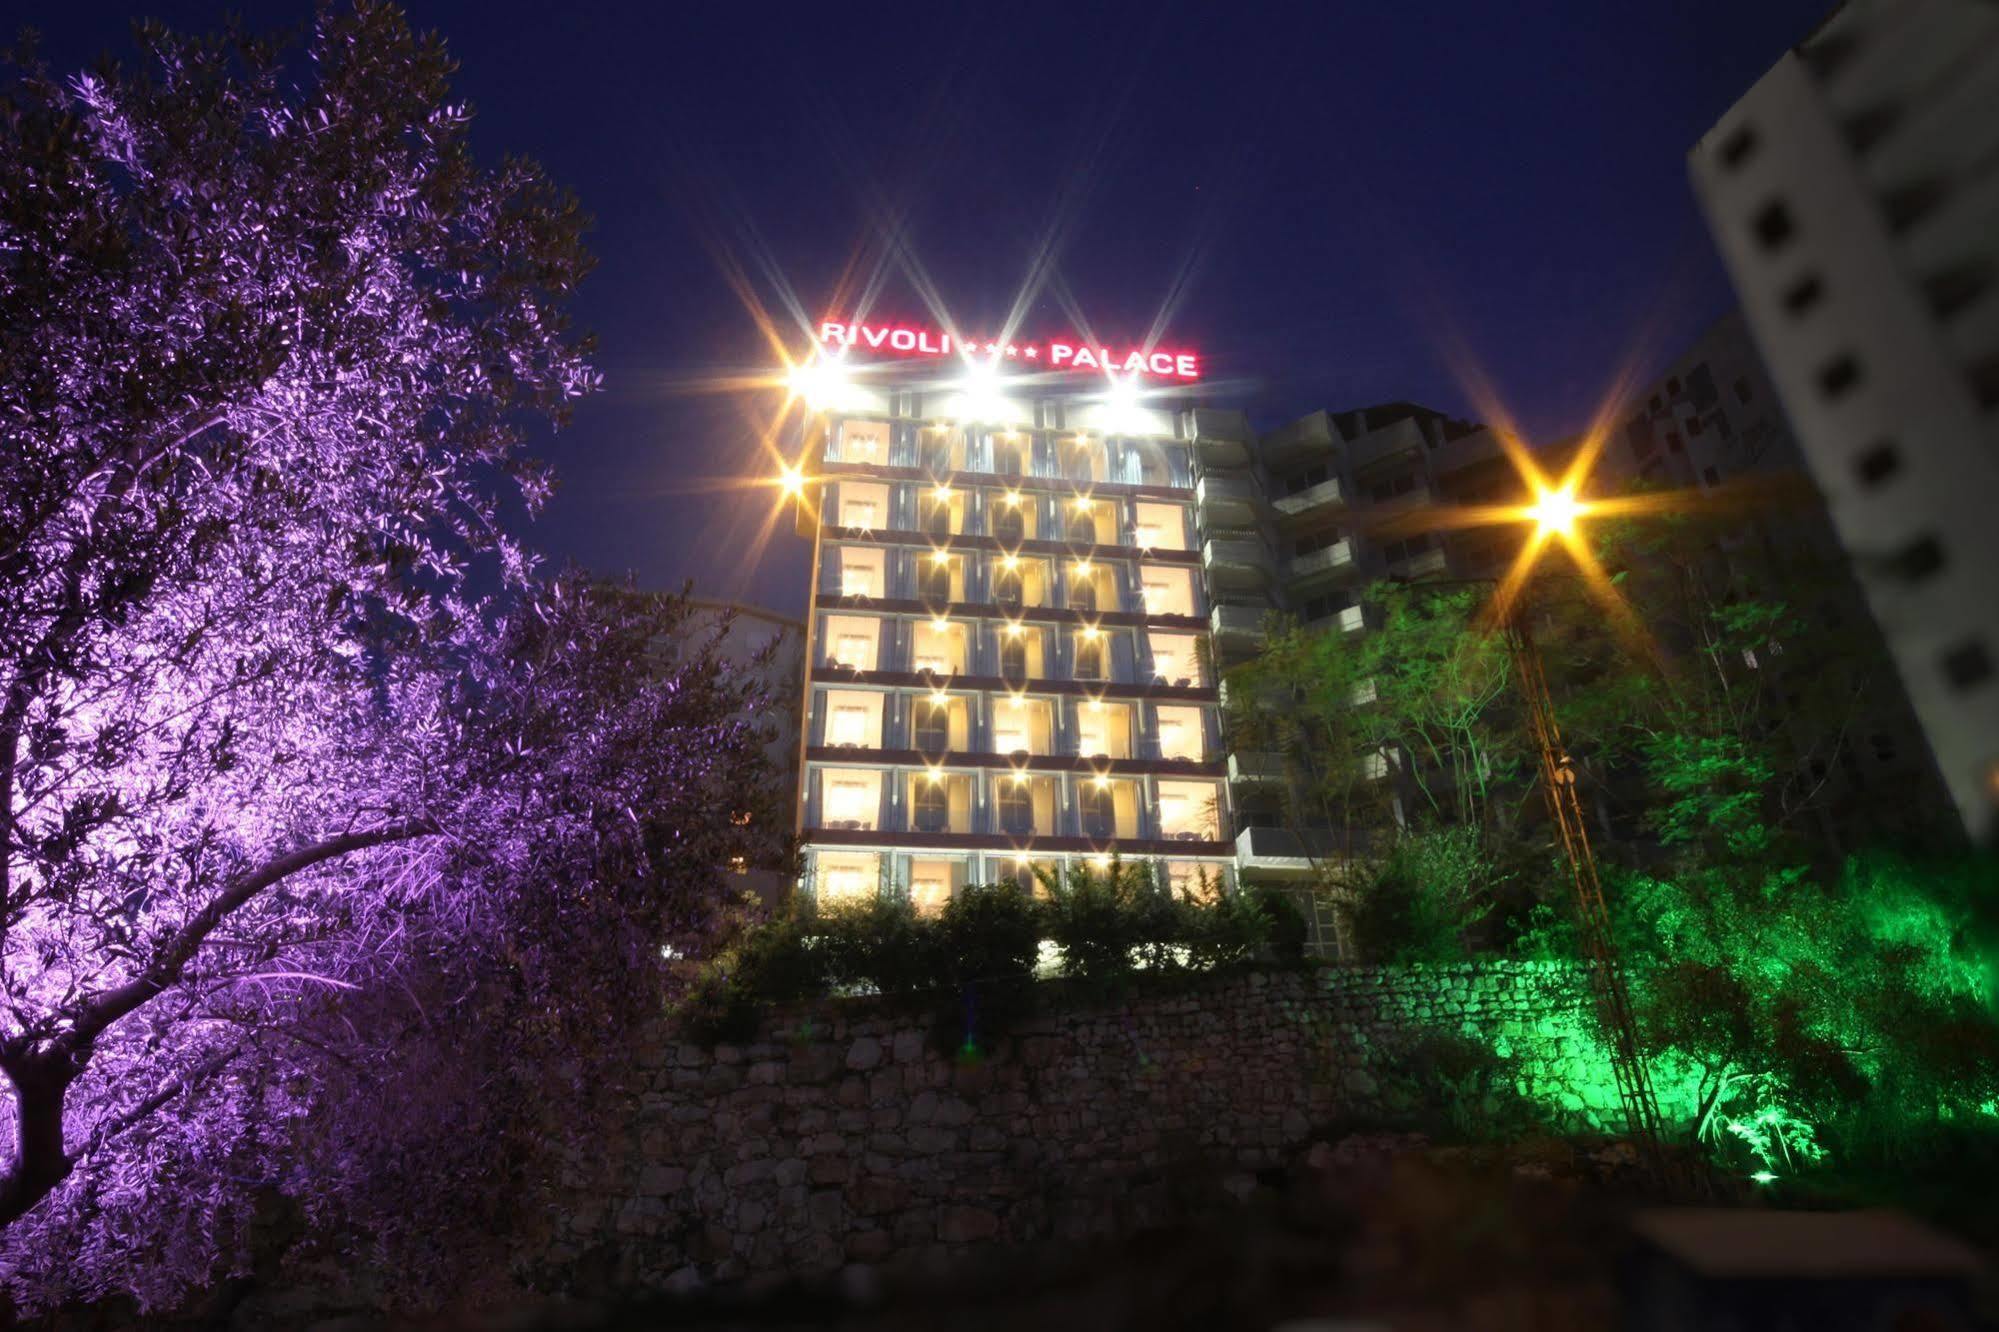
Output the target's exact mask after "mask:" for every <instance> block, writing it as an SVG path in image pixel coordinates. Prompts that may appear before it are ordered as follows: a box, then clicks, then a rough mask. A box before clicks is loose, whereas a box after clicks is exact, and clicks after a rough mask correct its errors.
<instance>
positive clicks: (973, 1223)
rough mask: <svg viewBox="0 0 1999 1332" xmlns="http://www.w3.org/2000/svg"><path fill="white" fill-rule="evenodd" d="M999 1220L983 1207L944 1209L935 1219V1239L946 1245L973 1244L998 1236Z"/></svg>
mask: <svg viewBox="0 0 1999 1332" xmlns="http://www.w3.org/2000/svg"><path fill="white" fill-rule="evenodd" d="M999 1230H1000V1219H999V1217H997V1216H995V1215H994V1214H993V1213H991V1212H989V1211H987V1210H986V1209H985V1208H983V1207H965V1206H953V1207H946V1208H945V1209H944V1212H943V1215H941V1216H940V1217H938V1218H937V1238H938V1239H940V1240H943V1241H944V1242H945V1243H946V1244H973V1243H977V1242H978V1241H980V1240H988V1239H991V1238H993V1237H994V1236H995V1235H997V1234H999Z"/></svg>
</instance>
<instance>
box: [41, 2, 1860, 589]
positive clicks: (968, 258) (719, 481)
mask: <svg viewBox="0 0 1999 1332" xmlns="http://www.w3.org/2000/svg"><path fill="white" fill-rule="evenodd" d="M1830 3H1831V0H1754V3H1748V4H1745V3H1742V0H1670V2H1667V0H1653V2H1651V3H1647V2H1646V0H1615V2H1614V3H1606V2H1605V0H1570V2H1569V3H1532V2H1531V0H1516V2H1513V3H1504V4H1493V3H1489V2H1488V0H1479V2H1477V3H1469V2H1468V3H1458V4H1447V3H1441V2H1439V0H1430V3H1423V2H1422V0H1415V2H1413V3H1412V2H1408V0H1405V2H1404V3H1379V2H1378V0H1327V2H1322V3H1317V4H1303V3H1288V4H1272V5H1268V6H1260V5H1258V4H1256V3H1253V0H1251V2H1243V3H1230V4H1203V5H1173V4H1164V3H1155V4H1150V5H1136V4H1104V5H1097V6H1086V5H1078V4H1063V5H1053V6H1047V7H1041V6H1036V5H1031V4H1008V5H976V6H974V5H957V4H948V3H930V4H924V5H915V6H906V5H880V6H877V5H867V4H853V3H849V4H826V3H819V4H812V5H805V6H798V7H796V8H793V7H790V6H786V5H782V4H776V5H774V4H769V3H763V4H705V5H692V4H678V3H671V2H670V0H668V2H661V3H647V2H643V0H625V2H623V3H575V4H551V3H546V2H545V0H541V2H537V3H518V4H509V3H503V2H502V0H488V2H484V3H480V2H476V0H451V2H450V3H443V2H437V0H412V3H411V4H410V5H409V8H410V12H411V16H412V18H413V20H414V21H415V22H416V23H417V24H418V25H419V26H425V27H436V28H439V29H441V30H442V31H443V32H444V34H445V36H446V37H447V38H448V40H449V42H450V44H451V47H452V49H453V50H454V52H455V53H456V54H457V56H458V58H459V59H460V61H461V62H462V64H463V69H462V71H461V74H460V78H459V86H460V89H461V91H462V93H463V95H464V96H466V97H467V98H469V99H470V100H471V101H472V103H473V104H474V106H475V108H476V109H477V111H478V113H479V119H478V121H477V124H476V128H475V141H476V142H477V143H478V144H479V145H480V146H481V148H482V149H483V150H484V151H486V152H488V153H491V154H494V155H497V154H499V153H500V152H503V151H513V152H519V153H525V154H527V155H530V156H534V157H537V158H539V159H541V160H542V162H543V163H545V164H546V165H547V167H548V168H549V170H550V172H551V174H552V175H554V176H555V177H556V178H557V179H558V180H560V181H562V182H564V183H566V184H568V185H570V186H571V187H573V188H574V189H575V190H576V191H577V192H578V193H579V194H580V195H581V196H582V199H583V202H584V204H585V205H586V207H587V208H588V209H589V210H590V211H591V212H592V213H593V214H594V215H595V217H596V219H597V229H596V233H595V235H594V237H593V248H594V249H595V250H596V252H597V254H598V256H599V258H600V260H601V263H600V266H599V268H598V270H597V272H596V274H595V275H594V276H593V277H592V279H591V280H590V282H589V283H588V284H587V286H586V288H585V290H584V292H583V294H582V296H581V298H580V300H579V310H578V314H579V319H580V322H581V323H582V324H583V325H584V326H586V327H588V328H591V329H594V330H595V331H596V332H597V333H598V334H599V336H600V338H601V341H602V351H601V357H600V362H601V364H602V366H603V368H604V370H605V372H606V382H607V388H606V391H605V393H604V394H602V395H601V396H600V397H599V398H597V399H595V400H593V401H591V402H589V403H587V404H586V405H585V406H584V407H583V408H582V409H581V410H580V411H579V413H578V415H577V419H576V422H575V424H574V426H573V427H572V428H571V429H570V430H569V431H567V432H565V433H564V434H563V435H561V436H559V437H556V438H554V439H551V440H546V441H544V442H543V446H542V452H543V453H544V454H545V455H546V456H548V457H550V458H551V459H552V460H553V461H554V462H555V463H556V465H557V468H558V470H559V473H560V475H561V477H562V481H563V489H562V492H561V494H560V495H559V496H558V498H557V500H556V501H555V503H554V505H553V506H552V508H551V510H550V512H549V513H548V515H547V516H546V517H545V518H544V520H543V521H542V523H541V525H540V532H539V539H540V544H541V545H542V547H543V548H544V549H545V550H547V551H549V552H550V553H551V554H552V555H553V556H555V557H557V558H559V559H564V560H573V561H576V562H580V563H583V564H587V565H589V566H591V567H593V568H597V569H601V570H604V571H607V572H609V571H622V570H627V569H629V570H633V571H635V572H636V573H637V575H638V576H639V578H640V579H641V580H642V581H643V582H645V583H647V584H651V585H657V586H673V585H677V584H678V583H679V582H680V581H681V580H683V579H687V578H692V579H693V580H694V581H695V584H696V588H697V590H698V591H700V592H702V593H704V594H707V595H713V596H737V597H743V598H747V599H751V600H757V601H762V602H765V603H767V604H770V605H772V606H776V607H779V608H781V609H787V610H793V611H796V610H799V609H802V607H803V604H804V594H805V588H804V583H805V564H806V552H805V550H804V543H803V542H802V541H799V540H798V539H796V538H795V537H793V536H791V535H790V533H789V531H788V529H782V528H781V529H780V530H779V532H778V533H777V535H776V536H775V538H774V539H773V540H772V541H771V542H770V544H769V546H768V548H767V549H766V550H765V551H764V552H763V553H762V555H761V557H759V556H758V554H757V552H756V550H755V548H754V543H753V542H752V540H751V538H752V537H753V536H754V534H755V533H756V532H757V530H758V528H759V526H760V525H761V524H762V523H763V521H764V519H765V517H766V515H767V514H768V512H769V510H770V508H771V499H770V492H768V491H747V492H746V491H742V490H737V489H731V488H729V484H728V483H731V482H736V481H740V480H742V479H744V478H746V477H748V476H752V475H757V474H762V473H764V472H766V471H767V470H768V468H767V464H766V463H765V462H764V461H763V457H762V454H761V452H760V450H759V447H758V445H757V442H756V436H755V431H754V429H753V428H752V427H751V425H750V424H749V422H750V416H749V414H748V413H749V412H750V410H752V409H754V410H756V411H764V410H767V408H768V405H769V404H768V403H747V402H743V401H740V400H735V399H731V398H727V397H717V396H714V395H710V394H703V393H699V392H694V391H691V390H690V386H694V385H699V384H701V383H703V382H704V381H710V380H712V379H714V378H715V377H717V376H718V375H722V374H726V373H729V372H731V371H739V370H741V369H744V368H746V367H754V366H759V365H762V364H766V363H767V357H766V356H765V355H764V353H763V352H762V350H761V346H760V342H759V339H758V338H757V335H756V333H755V329H754V327H753V324H752V322H751V320H750V319H749V317H748V315H747V314H746V312H745V307H744V304H743V302H742V300H741V299H740V298H739V296H738V295H737V293H736V291H735V290H734V289H733V288H732V286H731V284H730V282H728V281H727V280H725V277H724V274H725V271H726V270H727V269H728V268H729V267H730V266H735V267H738V268H739V269H740V270H741V271H743V272H745V273H747V274H748V275H749V277H750V278H751V280H752V281H753V282H754V283H755V284H756V285H757V287H758V289H759V291H760V293H761V295H762V297H763V299H765V300H767V301H772V302H773V304H774V305H775V304H776V294H777V290H778V288H777V284H776V282H775V281H774V280H773V277H772V274H773V273H776V274H781V280H782V282H784V283H785V284H788V285H789V286H790V287H791V288H792V289H793V290H794V291H795V293H796V295H797V298H798V299H799V301H800V302H801V303H802V305H803V307H804V308H805V309H806V310H807V311H809V312H811V313H814V314H817V313H819V312H820V311H821V308H822V303H823V302H825V301H827V300H829V299H830V298H831V296H832V294H833V292H834V289H835V287H836V286H837V284H838V283H839V281H840V278H841V276H842V274H843V272H845V271H846V269H847V268H848V266H849V264H850V263H852V262H854V261H855V260H856V258H857V257H859V256H863V255H865V256H868V257H869V258H872V257H873V256H875V255H876V254H878V253H879V245H880V241H881V238H882V236H883V235H884V234H885V232H886V231H887V229H889V228H890V227H895V228H898V229H899V234H900V235H901V236H902V237H903V238H904V240H905V242H906V251H905V252H906V253H909V254H913V255H914V256H915V257H916V259H917V261H918V262H920V264H921V265H922V267H923V270H924V271H925V272H926V273H927V275H928V278H929V280H930V281H931V282H932V283H934V287H935V290H936V291H937V293H938V294H939V295H941V297H942V299H943V300H944V301H945V302H946V303H947V304H948V305H949V308H950V309H951V311H952V313H953V314H954V315H955V316H957V317H958V318H959V319H960V320H961V321H962V322H963V323H964V324H965V325H966V326H967V327H970V328H974V329H977V328H983V327H990V326H993V325H994V324H996V323H997V321H998V320H999V319H1000V318H1001V317H1002V316H1003V315H1004V314H1005V312H1006V311H1007V309H1008V308H1009V307H1010V306H1011V304H1012V302H1013V299H1014V297H1015V294H1016V293H1017V292H1018V291H1020V290H1021V289H1022V287H1023V285H1024V284H1025V282H1026V280H1027V277H1028V274H1029V272H1030V270H1031V268H1032V266H1033V260H1034V258H1035V256H1036V255H1038V254H1042V253H1044V252H1047V247H1048V244H1049V242H1050V239H1051V237H1052V239H1053V254H1054V256H1055V271H1056V276H1057V283H1059V285H1060V286H1061V287H1063V288H1066V291H1067V292H1068V293H1070V294H1072V296H1073V299H1074V301H1075V302H1076V303H1077V304H1078V305H1079V306H1080V308H1081V309H1082V311H1083V312H1084V313H1085V315H1086V316H1087V317H1088V319H1089V320H1090V322H1091V324H1092V325H1093V327H1094V329H1095V331H1097V332H1098V333H1099V334H1101V335H1102V336H1103V337H1104V339H1105V340H1107V341H1122V340H1124V339H1126V338H1131V339H1139V338H1142V337H1143V336H1144V335H1145V333H1146V331H1147V329H1148V328H1149V327H1150V326H1151V325H1152V323H1153V320H1154V318H1155V317H1156V316H1157V315H1158V313H1159V312H1160V310H1161V309H1162V307H1165V306H1167V305H1168V304H1169V302H1171V301H1172V299H1173V296H1174V293H1175V292H1176V291H1178V292H1179V299H1178V301H1177V303H1176V304H1173V306H1172V308H1173V319H1172V324H1171V333H1170V335H1169V337H1168V339H1167V341H1168V342H1170V343H1177V344H1184V345H1187V346H1191V347H1195V348H1198V349H1199V350H1200V351H1201V352H1202V353H1203V355H1204V358H1205V360H1206V362H1207V366H1208V370H1209V373H1210V374H1211V375H1215V376H1217V377H1228V378H1230V379H1234V380H1241V381H1253V382H1254V383H1255V384H1256V386H1257V387H1256V391H1255V393H1254V395H1253V400H1252V401H1251V402H1250V405H1251V406H1252V410H1253V412H1254V414H1255V415H1257V416H1258V417H1260V418H1261V419H1263V420H1266V421H1274V420H1277V419H1280V418H1282V417H1284V416H1286V415H1288V414H1298V413H1302V412H1304V411H1307V410H1310V409H1312V408H1315V407H1320V406H1329V407H1335V408H1339V407H1352V406H1360V405H1364V404H1367V403H1371V402H1377V401H1385V400H1391V399H1397V398H1408V399H1414V400H1418V401H1422V402H1426V403H1430V404H1433V405H1436V406H1439V407H1442V408H1445V409H1448V410H1454V411H1459V412H1469V411H1470V403H1469V401H1468V399H1467V396H1466V394H1465V392H1464V391H1463V389H1462V387H1461V386H1460V383H1459V379H1458V377H1457V376H1456V375H1455V374H1454V373H1453V371H1452V368H1451V362H1452V359H1453V358H1452V357H1451V355H1450V354H1449V353H1448V351H1447V349H1448V348H1449V347H1451V346H1453V345H1456V346H1460V347H1462V348H1463V349H1464V350H1465V352H1466V353H1468V354H1469V356H1470V357H1471V358H1472V359H1473V360H1474V361H1476V362H1477V363H1478V364H1479V365H1480V366H1481V368H1482V369H1483V371H1484V372H1485V373H1486V374H1487V375H1488V376H1489V377H1490V379H1491V380H1492V382H1493V383H1494V384H1495V385H1496V387H1497V389H1498V391H1499V393H1500V395H1501V396H1502V397H1503V399H1504V400H1505V401H1506V403H1507V404H1508V406H1509V407H1510V408H1511V409H1512V411H1513V412H1514V413H1515V414H1516V417H1517V419H1518V420H1519V421H1520V423H1521V424H1522V425H1523V426H1524V427H1526V428H1527V429H1528V431H1529V432H1530V433H1536V434H1540V435H1543V436H1548V437H1552V436H1557V435H1561V434H1565V433H1568V432H1570V431H1572V430H1574V429H1575V428H1577V427H1578V426H1580V425H1581V424H1582V422H1583V420H1584V419H1585V418H1586V416H1587V414H1588V412H1589V410H1590V408H1591V407H1592V406H1593V405H1594V403H1595V402H1596V400H1597V398H1598V397H1599V396H1600V395H1601V393H1602V392H1603V390H1604V387H1605V386H1606V385H1607V384H1608V383H1609V382H1610V380H1611V378H1612V377H1613V375H1614V374H1615V372H1616V370H1617V368H1618V366H1619V365H1620V363H1621V362H1622V361H1623V360H1624V359H1625V358H1626V357H1627V356H1629V355H1631V354H1633V353H1634V351H1635V352H1636V353H1637V354H1638V355H1639V356H1640V358H1641V362H1642V364H1643V365H1644V366H1645V367H1648V368H1649V367H1651V366H1656V365H1659V364H1661V363H1663V361H1664V360H1666V359H1668V358H1669V357H1670V356H1671V355H1672V354H1673V353H1674V351H1676V350H1677V349H1678V348H1679V347H1681V346H1682V345H1684V344H1685V343H1687V342H1688V341H1690V340H1691V339H1692V337H1693V336H1694V335H1695V334H1696V333H1697V332H1698V331H1699V330H1700V329H1701V327H1702V326H1704V325H1705V324H1706V323H1707V322H1708V321H1710V320H1712V319H1713V318H1714V317H1715V316H1717V315H1718V314H1720V313H1721V312H1722V311H1724V310H1725V309H1727V308H1728V306H1729V305H1730V304H1731V303H1732V302H1731V297H1730V295H1729V293H1728V289H1727V284H1726V282H1725V280H1724V278H1723V275H1722V273H1721V269H1720V265H1719V262H1718V261H1717V260H1716V258H1715V256H1714V252H1713V249H1712V247H1711V246H1710V244H1709V243H1708V240H1707V237H1706V234H1705V232H1704V231H1703V229H1702V227H1701V225H1700V220H1699V217H1698V215H1697V213H1696V211H1695V208H1694V205H1693V201H1692V197H1691V195H1690V192H1689V190H1688V186H1687V182H1686V173H1685V167H1684V155H1685V152H1686V149H1687V147H1688V146H1689V145H1690V144H1691V143H1692V142H1693V141H1694V139H1695V138H1696V137H1698V136H1699V135H1700V134H1701V133H1702V132H1703V131H1704V130H1706V129H1707V128H1708V127H1709V126H1710V125H1711V124H1713V122H1714V121H1715V120H1716V119H1717V118H1718V117H1719V116H1720V114H1721V113H1722V111H1723V110H1725V109H1726V108H1727V107H1728V105H1729V104H1730V103H1731V102H1733V101H1734V100H1735V98H1736V97H1737V96H1739V95H1740V94H1741V92H1742V91H1743V90H1745V89H1746V88H1747V87H1748V85H1749V84H1750V83H1751V82H1752V81H1753V80H1754V79H1755V78H1756V77H1757V76H1758V75H1760V74H1761V73H1762V72H1763V71H1764V70H1765V69H1766V68H1768V67H1769V66H1770V65H1771V64H1772V63H1773V62H1775V60H1776V59H1777V57H1778V56H1779V55H1780V54H1781V53H1782V52H1783V50H1784V49H1785V47H1786V46H1787V45H1789V44H1790V43H1792V42H1794V41H1796V40H1797V39H1798V38H1799V37H1800V36H1802V35H1803V34H1804V33H1805V32H1806V31H1808V30H1809V29H1810V27H1811V26H1812V25H1813V24H1814V23H1815V22H1816V21H1817V20H1818V19H1819V18H1820V17H1822V16H1823V14H1824V12H1825V11H1826V10H1827V9H1828V8H1829V7H1830ZM231 8H234V9H243V10H247V13H248V16H249V18H250V19H251V21H252V22H253V23H255V24H260V25H272V26H276V25H281V24H290V23H296V22H298V21H300V20H302V19H303V18H304V17H305V16H306V15H308V14H309V13H310V4H309V3H307V0H286V2H285V3H272V2H271V0H253V2H252V3H249V4H247V5H245V4H243V3H241V0H238V2H237V3H235V4H225V3H222V2H221V0H214V2H213V3H198V2H196V0H172V2H171V3H167V2H163V0H139V3H138V4H136V5H133V6H127V5H123V4H117V3H113V4H100V3H72V4H67V5H37V6H35V7H34V9H35V11H36V12H35V13H34V14H33V21H34V22H36V23H37V24H39V25H40V26H41V28H42V31H43V34H44V51H45V54H46V55H47V56H48V57H49V58H50V59H51V60H52V61H53V62H54V63H56V64H57V65H58V66H60V67H65V68H75V67H76V66H78V65H79V64H81V63H82V62H84V61H86V60H88V59H89V58H91V57H92V56H94V55H95V54H96V53H97V52H99V51H101V50H105V49H112V50H116V51H124V50H126V49H127V48H128V37H127V28H126V22H125V20H126V19H127V18H128V17H130V16H131V15H132V14H134V13H137V12H146V13H151V14H156V15H158V16H159V17H162V18H165V19H166V20H168V21H169V22H171V23H173V24H175V25H177V26H183V27H192V28H205V27H208V26H211V25H213V24H215V23H216V22H218V21H219V18H220V16H221V15H222V13H223V12H224V11H225V10H228V9H231ZM23 17H25V16H23ZM1056 285H1057V284H1054V283H1052V284H1050V286H1049V287H1048V288H1046V289H1045V290H1044V292H1043V295H1042V297H1041V298H1040V299H1039V300H1038V301H1037V302H1036V303H1035V305H1034V306H1033V307H1032V310H1031V312H1030V314H1029V316H1028V318H1027V320H1026V321H1025V324H1024V327H1023V330H1022V331H1023V333H1024V334H1026V335H1029V336H1035V335H1040V336H1048V335H1054V336H1061V335H1062V334H1064V333H1066V332H1068V331H1069V330H1070V328H1071V321H1070V319H1069V317H1068V315H1067V314H1066V312H1065V310H1064V307H1063V303H1062V302H1061V301H1060V300H1058V299H1057V298H1056V296H1055V290H1056ZM777 308H779V309H781V308H782V307H781V306H777ZM876 309H877V310H878V311H882V312H896V313H905V314H911V315H920V314H921V313H922V310H923V306H922V304H921V302H920V301H919V299H918V297H917V294H916V292H915V290H914V288H912V287H911V286H910V285H909V284H908V283H907V282H906V281H900V280H896V281H891V282H890V284H889V285H888V287H887V288H886V290H885V293H884V295H883V298H882V300H881V301H880V302H879V303H878V304H877V306H876Z"/></svg>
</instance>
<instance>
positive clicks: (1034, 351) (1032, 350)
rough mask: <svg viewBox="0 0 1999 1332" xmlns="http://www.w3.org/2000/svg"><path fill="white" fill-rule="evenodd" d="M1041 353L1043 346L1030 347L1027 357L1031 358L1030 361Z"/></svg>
mask: <svg viewBox="0 0 1999 1332" xmlns="http://www.w3.org/2000/svg"><path fill="white" fill-rule="evenodd" d="M1039 355H1041V348H1039V347H1029V348H1028V349H1027V359H1028V360H1030V361H1031V360H1033V359H1034V358H1035V357H1037V356H1039Z"/></svg>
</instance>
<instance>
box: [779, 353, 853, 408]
mask: <svg viewBox="0 0 1999 1332" xmlns="http://www.w3.org/2000/svg"><path fill="white" fill-rule="evenodd" d="M787 378H788V379H789V381H790V384H791V392H792V395H793V396H794V397H797V398H800V399H802V400H804V403H805V405H806V406H807V407H810V408H811V409H812V410H813V411H815V412H823V411H826V410H828V409H831V408H837V407H841V406H843V405H845V404H846V403H848V402H849V401H851V400H852V398H853V392H854V381H853V379H852V378H851V377H850V376H849V375H848V374H847V368H846V367H845V366H843V365H841V364H840V363H839V362H838V361H829V360H826V359H825V358H823V357H820V356H816V355H815V356H813V357H812V358H811V359H810V360H808V361H805V362H803V363H802V364H799V365H794V366H793V367H791V372H790V374H789V375H788V376H787Z"/></svg>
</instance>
